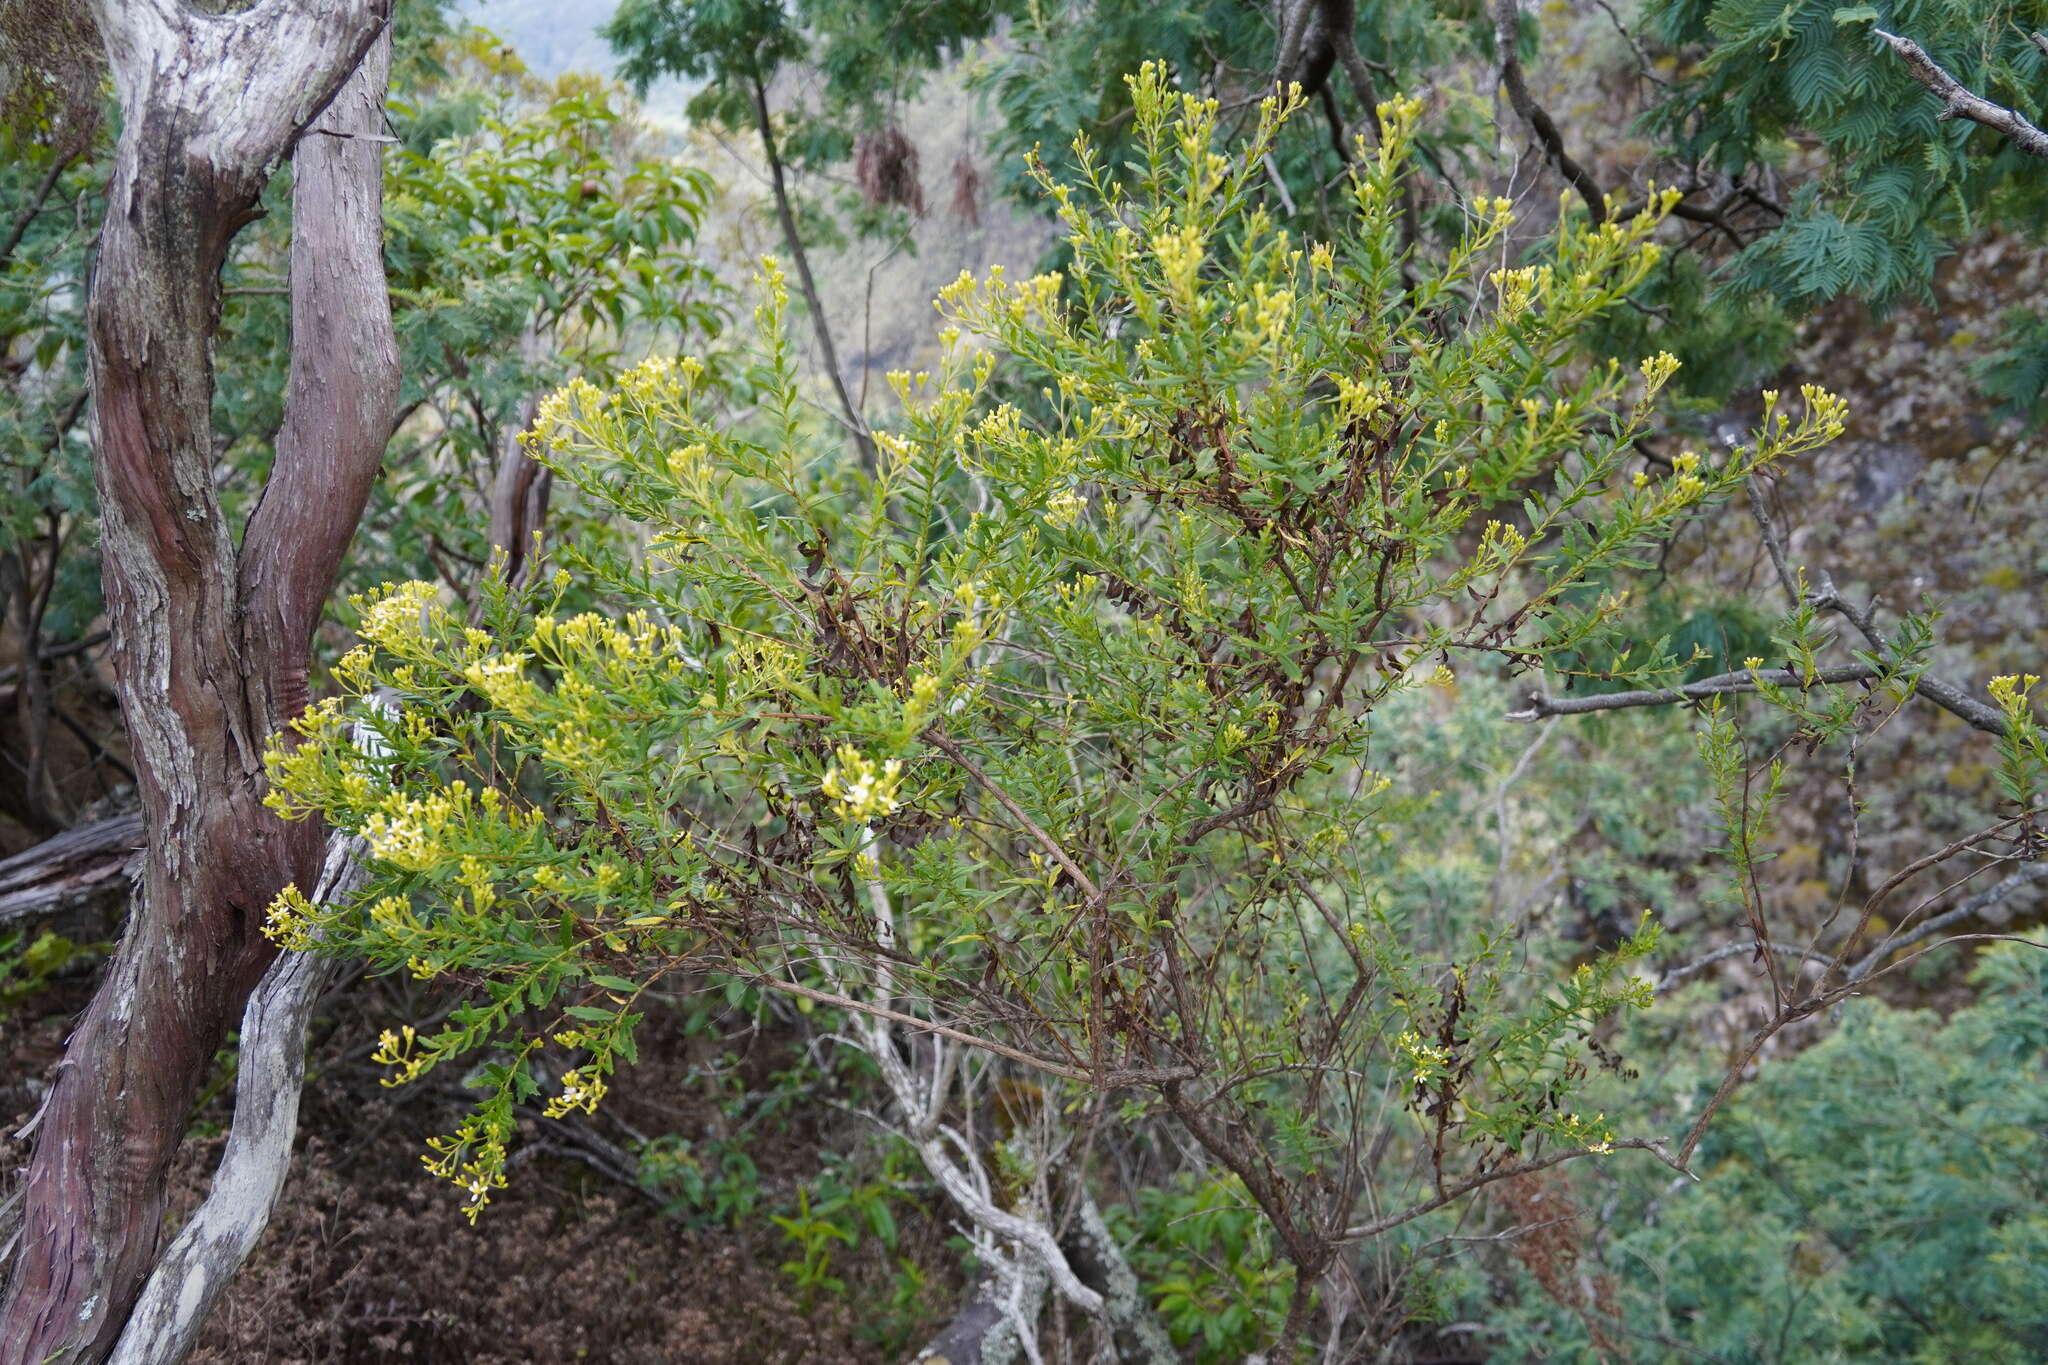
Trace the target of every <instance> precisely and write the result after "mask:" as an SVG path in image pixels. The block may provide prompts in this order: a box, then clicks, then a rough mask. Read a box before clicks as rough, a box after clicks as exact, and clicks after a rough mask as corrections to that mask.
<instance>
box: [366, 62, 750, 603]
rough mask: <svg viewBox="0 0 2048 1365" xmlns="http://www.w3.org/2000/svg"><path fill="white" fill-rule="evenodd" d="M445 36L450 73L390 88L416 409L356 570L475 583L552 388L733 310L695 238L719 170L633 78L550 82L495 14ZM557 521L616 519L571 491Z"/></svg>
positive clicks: (393, 271)
mask: <svg viewBox="0 0 2048 1365" xmlns="http://www.w3.org/2000/svg"><path fill="white" fill-rule="evenodd" d="M442 52H443V57H442V62H443V65H442V70H441V74H440V76H439V77H437V78H435V79H433V80H431V81H430V82H429V83H428V84H427V85H426V86H425V87H424V88H423V89H420V90H416V91H407V92H401V93H399V94H398V95H396V96H394V99H393V101H392V114H393V119H394V122H395V124H396V125H397V127H398V128H399V129H400V132H401V136H402V138H403V140H404V143H405V145H404V146H403V147H401V148H400V149H398V150H396V151H394V152H393V153H391V154H390V155H389V157H388V158H387V161H386V202H385V223H386V234H387V238H386V260H387V261H388V262H389V272H390V275H391V292H392V305H393V312H394V321H395V323H396V325H397V330H398V338H399V350H400V361H401V370H402V373H403V375H404V379H405V386H404V391H403V394H402V396H401V404H402V411H404V412H406V413H408V414H410V420H409V421H408V422H407V424H406V425H405V426H404V427H403V428H402V429H401V431H400V432H399V434H398V436H397V438H396V439H395V440H394V442H393V445H392V451H391V455H390V459H389V473H388V474H387V477H386V479H385V480H384V481H383V482H382V483H381V484H380V486H379V489H378V494H377V500H376V502H375V503H374V504H373V507H372V511H371V513H370V515H369V516H368V518H367V519H366V520H367V522H368V524H370V525H372V526H374V527H376V528H377V529H378V534H377V535H376V536H375V537H374V539H371V540H369V541H368V542H367V543H366V544H365V545H364V546H363V547H362V550H361V551H360V552H359V553H358V554H357V556H356V557H355V559H354V563H353V565H352V569H353V572H354V576H353V577H352V579H351V582H352V583H357V584H360V583H365V582H377V581H382V580H384V579H388V578H391V577H393V576H415V575H422V574H430V573H438V574H441V575H443V576H445V577H447V578H449V579H450V581H451V582H453V583H457V584H460V585H462V586H464V587H467V585H468V584H469V583H471V582H472V581H473V580H474V579H475V578H476V577H477V576H478V573H479V571H480V570H481V568H482V567H483V565H484V564H485V563H486V561H487V560H488V558H489V553H490V546H489V544H488V542H487V540H486V532H487V531H488V530H489V526H490V516H489V508H490V506H491V489H492V480H493V478H494V477H495V474H496V471H497V468H498V465H499V463H500V461H501V460H503V459H505V458H508V457H509V456H510V455H511V454H512V453H513V447H512V436H513V434H514V433H515V432H517V431H519V430H520V429H521V428H523V427H524V426H525V424H526V423H527V421H528V420H530V416H531V411H532V402H533V397H534V395H535V394H537V393H539V392H543V391H545V390H546V389H548V388H550V387H552V386H554V385H556V384H558V383H560V382H561V381H562V380H563V378H565V377H566V376H567V375H569V374H572V373H574V374H581V375H584V376H586V377H590V378H594V379H597V380H600V381H603V380H607V379H608V378H609V377H610V376H612V375H614V374H616V373H617V371H618V369H619V368H620V365H621V363H622V362H621V352H622V350H623V349H624V348H626V347H628V346H634V347H642V346H656V345H666V344H671V343H672V342H673V341H680V340H681V339H683V338H685V337H689V338H703V337H707V336H712V335H715V334H716V333H717V332H718V331H719V330H720V329H721V328H722V327H723V325H724V322H725V310H724V306H723V300H724V291H723V290H722V289H721V288H720V286H719V285H718V284H717V282H716V281H715V280H713V279H712V277H711V276H710V274H709V272H708V271H707V270H706V269H705V267H704V266H703V264H702V263H701V262H700V261H699V260H698V259H697V257H696V255H695V252H694V249H693V247H694V242H695V238H696V233H697V228H698V226H699V224H700V222H701V221H702V218H703V213H704V208H705V203H706V200H707V199H708V197H709V193H710V183H709V179H708V177H706V176H705V175H704V174H703V173H702V172H700V171H696V170H692V169H688V168H685V167H682V166H679V165H677V164H676V163H675V162H674V161H672V160H670V159H669V158H667V157H665V156H661V155H659V154H658V153H657V152H656V151H655V150H654V149H653V148H651V147H648V146H645V145H644V142H645V138H644V134H643V133H642V132H641V130H640V129H639V128H638V126H637V124H636V121H635V114H634V111H633V110H632V108H631V106H630V103H629V102H628V101H626V100H625V99H624V97H623V95H622V94H621V93H620V92H619V91H618V90H617V88H616V87H606V86H604V85H600V84H598V83H596V82H594V81H592V80H590V79H589V78H582V77H573V78H565V79H564V80H563V81H561V82H558V83H556V84H555V85H553V86H543V85H540V84H538V83H536V82H534V81H532V80H531V78H530V77H527V76H526V75H525V73H524V70H523V68H522V67H520V66H519V65H518V62H517V59H516V58H514V57H511V56H510V55H509V54H507V53H504V52H503V51H502V50H501V49H499V48H497V47H496V46H495V40H493V39H491V38H490V37H489V35H487V34H484V33H482V32H481V31H478V30H473V29H471V30H464V31H462V32H460V33H457V34H454V35H452V36H451V37H450V38H449V39H448V40H447V41H446V42H445V43H444V44H443V48H442ZM553 529H554V530H555V531H556V533H558V534H563V535H568V536H597V535H602V534H603V528H602V526H601V524H600V523H599V522H597V521H594V520H592V519H590V518H588V517H587V516H583V515H581V514H579V512H578V510H577V509H576V508H574V507H573V506H572V507H568V508H563V509H560V515H557V516H556V518H555V526H554V528H553ZM521 548H522V549H523V548H524V547H521Z"/></svg>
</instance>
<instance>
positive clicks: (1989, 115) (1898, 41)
mask: <svg viewBox="0 0 2048 1365" xmlns="http://www.w3.org/2000/svg"><path fill="white" fill-rule="evenodd" d="M1876 32H1877V36H1878V37H1880V38H1882V39H1884V41H1885V45H1886V46H1887V47H1889V48H1891V50H1892V52H1893V54H1894V55H1895V56H1897V57H1898V59H1899V60H1900V61H1902V62H1904V63H1905V64H1906V71H1907V73H1908V74H1910V75H1911V76H1912V77H1913V79H1914V80H1916V81H1918V82H1920V84H1922V85H1924V86H1926V87H1927V89H1928V90H1929V91H1930V92H1932V93H1933V94H1934V95H1935V96H1936V97H1937V98H1939V99H1940V100H1941V106H1942V107H1941V117H1942V118H1944V119H1954V118H1962V119H1968V120H1969V121H1970V122H1972V123H1975V124H1980V125H1982V126H1983V127H1986V128H1989V129H1991V131H1993V132H1995V133H2001V134H2003V135H2004V136H2005V138H2006V139H2007V140H2008V141H2010V142H2011V143H2012V145H2013V146H2015V147H2017V148H2019V149H2020V150H2021V151H2023V152H2025V153H2026V154H2027V155H2029V156H2038V157H2040V158H2041V159H2042V160H2043V161H2048V132H2043V131H2042V130H2041V129H2039V128H2037V127H2035V126H2034V125H2033V124H2032V123H2030V122H2028V121H2027V119H2026V117H2025V116H2024V115H2023V114H2021V113H2020V112H2019V111H2018V110H2015V109H2008V108H2006V107H2005V106H2004V105H2002V104H1995V103H1993V102H1992V101H1990V100H1987V99H1985V98H1984V97H1983V96H1982V95H1979V94H1977V93H1976V92H1974V91H1972V90H1970V89H1969V88H1968V87H1966V86H1965V85H1964V84H1963V83H1962V82H1961V81H1959V80H1957V79H1956V78H1955V77H1954V76H1951V75H1949V74H1948V72H1947V71H1945V70H1943V69H1942V67H1941V65H1940V64H1939V63H1938V62H1936V61H1935V60H1934V58H1932V57H1930V56H1928V55H1927V50H1926V49H1925V48H1923V47H1921V46H1920V44H1918V43H1916V42H1914V41H1913V40H1912V39H1910V38H1901V37H1900V36H1899V35H1898V34H1896V33H1886V32H1885V31H1884V30H1883V29H1878V30H1877V31H1876ZM2038 40H2039V36H2038V35H2036V41H2038ZM2042 50H2043V51H2048V47H2044V48H2043V49H2042Z"/></svg>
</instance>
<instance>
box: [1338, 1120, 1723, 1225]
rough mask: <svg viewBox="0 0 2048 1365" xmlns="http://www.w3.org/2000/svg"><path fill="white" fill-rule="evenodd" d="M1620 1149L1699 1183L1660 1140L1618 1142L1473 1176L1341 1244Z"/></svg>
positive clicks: (1390, 1215)
mask: <svg viewBox="0 0 2048 1365" xmlns="http://www.w3.org/2000/svg"><path fill="white" fill-rule="evenodd" d="M1622 1148H1629V1149H1631V1150H1635V1151H1644V1152H1648V1153H1650V1155H1652V1156H1654V1157H1656V1158H1657V1160H1659V1161H1661V1162H1663V1163H1664V1164H1665V1165H1666V1166H1669V1167H1670V1168H1671V1169H1672V1170H1674V1171H1677V1172H1678V1173H1679V1174H1680V1175H1683V1176H1690V1177H1692V1178H1693V1179H1698V1177H1697V1176H1693V1173H1692V1171H1691V1170H1690V1169H1688V1168H1687V1166H1686V1164H1685V1160H1684V1158H1683V1157H1674V1156H1672V1155H1671V1153H1670V1151H1669V1150H1668V1149H1666V1147H1665V1146H1664V1143H1663V1142H1662V1141H1661V1140H1660V1139H1658V1138H1617V1139H1615V1140H1614V1141H1613V1142H1610V1143H1606V1144H1604V1145H1603V1146H1600V1147H1574V1148H1572V1149H1571V1150H1569V1151H1564V1152H1552V1153H1551V1154H1550V1155H1549V1156H1546V1157H1538V1158H1537V1159H1535V1160H1534V1161H1518V1162H1516V1163H1514V1164H1513V1165H1511V1166H1501V1167H1498V1168H1497V1169H1494V1170H1491V1171H1487V1172H1485V1173H1484V1174H1482V1175H1475V1176H1473V1177H1471V1178H1470V1179H1467V1180H1461V1181H1459V1182H1458V1183H1457V1184H1455V1185H1449V1186H1446V1187H1445V1188H1444V1191H1443V1193H1441V1194H1438V1195H1435V1196H1433V1197H1431V1198H1429V1199H1425V1200H1423V1201H1422V1202H1421V1203H1420V1204H1411V1205H1409V1206H1408V1207H1407V1208H1405V1209H1402V1210H1401V1211H1400V1212H1399V1213H1390V1214H1388V1215H1386V1216H1385V1217H1384V1218H1376V1219H1374V1220H1373V1221H1372V1222H1370V1223H1360V1224H1359V1225H1358V1226H1356V1227H1350V1228H1346V1229H1345V1230H1344V1238H1343V1240H1345V1241H1347V1242H1359V1241H1364V1240H1365V1239H1367V1238H1370V1237H1377V1236H1379V1235H1380V1234H1381V1233H1383V1232H1389V1231H1392V1230H1393V1229H1394V1228H1397V1227H1400V1226H1401V1225H1402V1224H1403V1223H1412V1222H1414V1221H1415V1220H1416V1219H1417V1218H1420V1217H1422V1216H1423V1215H1424V1214H1426V1213H1434V1212H1436V1211H1437V1210H1438V1209H1440V1208H1442V1207H1443V1206H1444V1205H1446V1204H1449V1203H1452V1202H1453V1201H1455V1200H1458V1199H1462V1198H1464V1197H1465V1196H1466V1195H1468V1194H1470V1193H1472V1191H1474V1190H1477V1189H1483V1188H1485V1187H1486V1186H1488V1185H1491V1184H1494V1183H1496V1182H1498V1181H1502V1180H1512V1179H1514V1178H1515V1177H1516V1176H1518V1175H1533V1174H1535V1173H1536V1172H1537V1171H1547V1170H1549V1169H1550V1168H1551V1167H1552V1166H1561V1165H1563V1164H1564V1163H1565V1162H1567V1161H1576V1160H1578V1159H1579V1158H1581V1157H1588V1156H1601V1155H1604V1154H1606V1153H1607V1152H1610V1151H1618V1150H1620V1149H1622Z"/></svg>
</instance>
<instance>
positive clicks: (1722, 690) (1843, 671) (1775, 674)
mask: <svg viewBox="0 0 2048 1365" xmlns="http://www.w3.org/2000/svg"><path fill="white" fill-rule="evenodd" d="M1876 676H1877V670H1876V669H1874V668H1872V667H1871V666H1870V665H1868V664H1844V665H1842V666H1841V667H1840V668H1823V669H1821V670H1820V671H1819V672H1817V673H1799V672H1796V671H1794V670H1792V669H1789V668H1753V669H1752V668H1746V669H1743V670H1742V671H1741V672H1739V673H1720V674H1716V675H1715V676H1714V677H1711V678H1702V679H1700V680H1699V681H1698V682H1694V683H1686V684H1684V685H1682V686H1679V687H1660V688H1651V689H1646V690H1643V691H1639V692H1607V693H1602V694H1599V695H1595V696H1586V697H1553V696H1550V695H1549V694H1547V693H1544V692H1536V691H1532V692H1530V693H1529V694H1528V695H1527V696H1526V697H1525V698H1524V699H1523V703H1522V709H1521V710H1519V711H1510V712H1508V714H1507V719H1509V720H1542V719H1543V718H1544V717H1546V716H1575V715H1583V714H1585V713H1586V712H1589V711H1616V710H1620V709H1622V708H1623V707H1629V706H1673V705H1677V704H1679V703H1681V702H1689V701H1702V700H1704V699H1706V698H1708V697H1720V696H1727V695H1730V694H1733V693H1741V692H1754V691H1756V690H1757V685H1758V684H1759V683H1773V684H1776V685H1777V686H1779V687H1797V688H1808V687H1813V686H1815V685H1817V684H1821V683H1849V682H1862V681H1864V680H1865V679H1868V678H1874V677H1876Z"/></svg>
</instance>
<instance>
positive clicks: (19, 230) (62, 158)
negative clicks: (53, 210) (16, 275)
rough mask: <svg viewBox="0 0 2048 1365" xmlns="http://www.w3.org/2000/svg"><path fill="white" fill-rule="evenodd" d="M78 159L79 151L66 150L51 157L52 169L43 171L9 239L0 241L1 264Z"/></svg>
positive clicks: (18, 243) (7, 259) (11, 255)
mask: <svg viewBox="0 0 2048 1365" xmlns="http://www.w3.org/2000/svg"><path fill="white" fill-rule="evenodd" d="M77 160H78V153H77V152H66V153H62V154H58V155H53V156H52V157H51V158H50V169H49V170H47V171H45V172H44V173H43V178H42V180H41V182H40V183H38V184H37V185H36V188H35V193H33V194H31V195H30V196H29V198H28V203H27V205H26V206H25V207H23V209H22V211H21V212H20V213H19V214H18V215H17V216H16V217H15V219H14V226H13V227H12V228H10V229H9V230H8V233H7V240H6V241H4V242H0V266H4V265H6V264H7V262H8V261H9V260H10V259H11V258H12V257H13V255H14V249H15V248H16V247H18V246H20V245H21V239H22V238H23V237H24V236H26V235H27V234H28V228H29V224H31V223H33V222H34V221H35V220H36V215H38V214H40V213H41V212H42V211H43V205H44V204H45V203H47V202H48V201H49V198H50V191H52V190H54V189H56V188H57V181H58V179H59V177H61V176H62V175H63V174H64V172H66V171H68V170H70V169H71V166H72V163H73V162H75V161H77Z"/></svg>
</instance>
